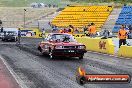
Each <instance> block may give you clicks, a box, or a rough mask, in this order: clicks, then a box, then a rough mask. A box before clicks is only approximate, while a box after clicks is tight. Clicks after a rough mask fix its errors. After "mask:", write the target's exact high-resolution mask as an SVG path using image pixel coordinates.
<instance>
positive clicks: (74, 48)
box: [38, 33, 86, 59]
mask: <svg viewBox="0 0 132 88" xmlns="http://www.w3.org/2000/svg"><path fill="white" fill-rule="evenodd" d="M38 50H39V51H40V52H41V53H42V54H48V55H49V56H50V58H54V57H57V56H65V57H79V59H83V56H84V53H86V46H85V45H84V44H80V43H78V42H77V41H76V40H75V39H74V37H73V36H72V35H70V34H67V33H50V34H48V36H47V37H46V38H45V39H44V41H42V42H41V43H39V46H38Z"/></svg>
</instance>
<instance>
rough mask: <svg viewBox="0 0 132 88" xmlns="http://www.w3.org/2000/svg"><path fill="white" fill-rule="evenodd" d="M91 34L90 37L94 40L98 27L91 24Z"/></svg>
mask: <svg viewBox="0 0 132 88" xmlns="http://www.w3.org/2000/svg"><path fill="white" fill-rule="evenodd" d="M88 30H89V33H90V37H91V38H94V37H95V35H96V26H95V24H94V23H91V26H90V27H89V28H88Z"/></svg>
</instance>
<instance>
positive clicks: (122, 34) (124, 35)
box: [118, 25, 127, 48]
mask: <svg viewBox="0 0 132 88" xmlns="http://www.w3.org/2000/svg"><path fill="white" fill-rule="evenodd" d="M118 37H119V48H120V47H121V45H122V43H123V45H125V44H126V38H127V31H126V30H125V27H124V25H122V26H121V29H120V30H119V31H118Z"/></svg>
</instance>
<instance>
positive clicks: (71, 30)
mask: <svg viewBox="0 0 132 88" xmlns="http://www.w3.org/2000/svg"><path fill="white" fill-rule="evenodd" d="M73 32H74V27H73V26H72V25H69V30H68V33H69V34H73Z"/></svg>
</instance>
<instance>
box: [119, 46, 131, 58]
mask: <svg viewBox="0 0 132 88" xmlns="http://www.w3.org/2000/svg"><path fill="white" fill-rule="evenodd" d="M118 55H119V56H122V57H129V58H132V46H126V45H122V46H121V47H120V49H119V51H118Z"/></svg>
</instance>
